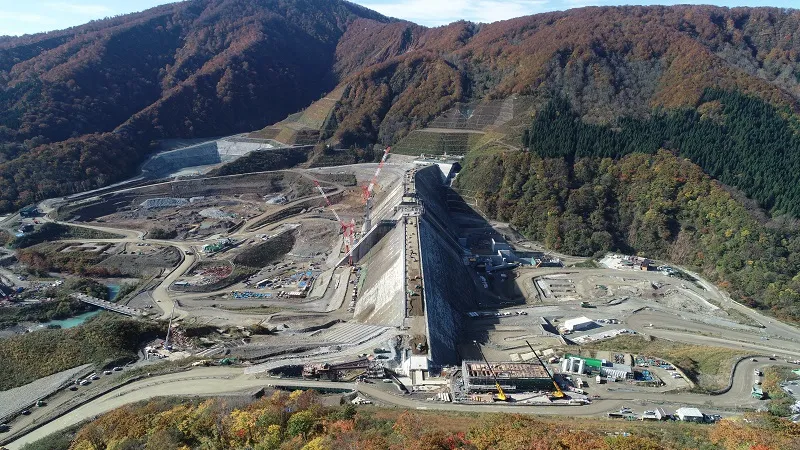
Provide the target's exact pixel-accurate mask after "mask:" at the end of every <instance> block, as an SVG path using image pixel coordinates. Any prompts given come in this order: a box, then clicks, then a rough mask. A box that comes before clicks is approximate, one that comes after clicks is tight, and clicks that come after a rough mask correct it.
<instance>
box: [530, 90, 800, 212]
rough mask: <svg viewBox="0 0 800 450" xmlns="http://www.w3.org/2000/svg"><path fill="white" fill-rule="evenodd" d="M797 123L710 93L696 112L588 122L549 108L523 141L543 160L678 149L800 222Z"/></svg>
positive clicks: (747, 101)
mask: <svg viewBox="0 0 800 450" xmlns="http://www.w3.org/2000/svg"><path fill="white" fill-rule="evenodd" d="M798 131H800V128H798V121H797V119H796V118H795V117H793V116H791V114H790V113H789V112H787V111H781V110H779V109H777V108H775V107H774V106H772V105H770V104H768V103H766V102H764V101H762V100H759V99H757V98H753V97H749V96H745V95H742V94H740V93H737V92H724V91H719V90H707V91H706V92H705V93H704V94H703V96H702V97H701V99H700V102H699V105H698V107H697V108H696V109H682V110H677V111H670V112H656V113H654V114H653V115H651V116H650V117H649V118H647V119H638V118H623V119H620V120H619V121H618V123H617V124H615V125H614V126H610V125H609V126H601V125H593V124H587V123H584V122H583V121H582V120H581V118H580V116H579V115H578V114H577V113H576V112H574V111H573V109H572V108H571V106H570V104H569V102H568V101H566V100H564V99H556V100H553V101H551V102H549V103H548V104H547V105H546V106H545V107H544V108H543V110H542V111H541V112H540V113H539V114H538V115H537V116H536V118H535V119H534V121H533V124H532V125H531V128H530V131H526V132H525V134H524V135H523V143H524V145H525V147H527V148H529V149H530V150H531V151H534V152H536V153H538V154H539V155H541V156H543V157H545V158H555V157H566V158H568V159H570V160H571V159H574V158H575V157H585V156H593V157H611V158H618V157H620V156H623V155H627V154H629V153H633V152H644V153H653V152H655V151H657V150H658V149H660V148H665V147H666V148H670V149H675V150H676V151H678V152H679V154H680V155H681V156H684V157H686V158H689V159H690V160H692V161H693V162H694V163H696V164H697V165H699V166H700V167H702V168H703V170H704V171H705V172H706V173H708V174H709V175H711V176H712V177H714V178H716V179H718V180H720V181H722V182H723V183H726V184H728V185H730V186H735V187H737V188H738V189H740V190H741V191H743V192H744V193H745V194H746V195H747V196H748V197H750V198H752V199H754V200H756V201H757V202H758V203H759V204H761V205H762V206H763V207H764V208H766V209H768V210H770V211H771V212H772V213H774V214H776V215H779V214H791V215H793V216H800V183H797V176H798V174H800V134H798Z"/></svg>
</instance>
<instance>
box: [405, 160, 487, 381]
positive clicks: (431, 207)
mask: <svg viewBox="0 0 800 450" xmlns="http://www.w3.org/2000/svg"><path fill="white" fill-rule="evenodd" d="M443 183H444V180H443V178H442V175H441V171H440V170H439V169H438V168H437V167H435V166H432V167H427V168H424V169H421V170H419V171H418V172H417V174H416V189H417V195H418V196H419V198H420V199H421V200H422V202H423V204H424V207H425V213H424V214H423V216H422V220H421V221H420V225H419V228H420V230H419V231H420V233H419V234H420V254H421V258H422V271H423V273H424V280H425V283H424V294H425V319H426V323H427V328H428V347H429V349H430V350H429V354H430V359H431V361H432V362H433V363H434V364H437V365H444V364H458V363H459V362H461V357H460V355H459V354H458V351H457V348H458V342H459V340H460V337H461V333H462V330H463V323H464V321H465V320H466V314H465V313H466V312H468V311H472V310H474V309H476V308H477V303H476V298H477V292H476V287H475V284H474V283H473V282H472V278H471V277H470V274H469V272H468V269H467V266H465V265H464V262H463V258H462V252H461V248H460V246H458V240H457V229H456V228H455V225H454V224H453V223H452V221H451V220H450V218H449V215H448V212H447V207H446V203H445V202H446V195H445V194H446V189H449V188H448V187H446V186H444V184H443Z"/></svg>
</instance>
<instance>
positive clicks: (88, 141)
mask: <svg viewBox="0 0 800 450" xmlns="http://www.w3.org/2000/svg"><path fill="white" fill-rule="evenodd" d="M798 28H800V12H798V11H796V10H784V9H776V8H735V9H727V8H717V7H710V6H676V7H618V8H582V9H576V10H570V11H565V12H554V13H547V14H540V15H535V16H528V17H521V18H517V19H512V20H508V21H503V22H497V23H493V24H488V25H482V24H481V25H478V24H473V23H469V22H456V23H453V24H451V25H448V26H444V27H438V28H432V29H429V28H425V27H420V26H417V25H414V24H411V23H408V22H398V21H391V20H389V19H386V18H384V17H382V16H380V15H378V14H377V13H374V12H372V11H369V10H367V9H364V8H361V7H359V6H356V5H353V4H350V3H347V2H344V1H324V0H195V1H191V2H185V3H178V4H173V5H165V6H162V7H158V8H154V9H151V10H148V11H145V12H143V13H139V14H133V15H129V16H122V17H117V18H113V19H109V20H104V21H98V22H93V23H90V24H87V25H84V26H82V27H77V28H74V29H69V30H64V31H60V32H54V33H48V34H46V35H37V36H33V37H23V38H17V39H7V40H3V41H0V86H2V88H1V89H0V142H1V143H2V144H0V211H5V210H8V209H10V208H12V207H14V206H16V207H19V206H22V205H24V204H27V203H30V202H31V201H34V200H36V199H41V198H45V197H49V196H54V195H60V194H64V193H70V192H74V191H76V190H82V189H88V188H91V187H96V186H99V185H102V184H105V183H108V182H111V181H112V180H116V179H119V178H121V177H123V176H126V175H129V174H131V173H132V171H133V168H134V167H135V166H136V165H137V164H138V163H139V162H141V161H142V159H143V158H144V156H145V154H146V153H148V152H149V151H150V144H151V141H152V140H153V139H158V138H165V137H192V136H212V135H220V134H229V133H233V132H239V131H246V130H252V129H257V128H261V127H263V126H265V125H269V124H271V123H275V122H277V121H278V120H280V119H282V118H284V117H286V115H287V114H289V113H292V112H295V111H297V110H299V109H300V108H302V107H304V106H307V105H308V104H310V103H311V102H312V101H314V100H316V99H319V98H320V97H321V96H323V95H324V94H325V93H329V92H332V91H333V92H335V93H336V95H329V96H328V97H329V98H328V99H326V100H325V101H324V102H323V103H325V104H324V105H319V107H318V108H317V109H318V110H319V111H318V112H319V116H320V117H319V118H320V120H321V118H322V116H323V115H324V116H325V120H324V121H320V120H315V121H313V122H314V124H315V125H314V126H318V127H322V128H324V130H322V129H318V130H317V131H316V132H313V133H306V134H304V135H303V136H304V139H306V138H307V137H309V136H310V137H311V138H312V139H316V138H317V136H319V137H320V138H322V139H326V140H329V141H330V142H332V143H334V144H339V145H342V146H347V147H349V146H360V147H366V146H370V145H372V144H374V143H376V142H378V143H381V144H390V143H396V142H398V141H399V140H400V139H402V138H403V137H404V136H406V135H407V134H408V133H409V132H410V131H411V130H415V129H420V128H423V127H425V126H427V125H428V124H429V123H430V122H431V121H432V120H433V119H434V118H435V117H437V116H439V115H441V114H442V113H443V112H445V111H447V110H448V109H449V108H452V107H454V106H457V105H463V104H472V103H474V102H477V101H480V100H487V99H498V100H502V99H506V98H509V97H510V96H512V95H524V96H528V97H531V98H532V99H533V101H531V102H528V103H526V104H530V105H532V106H531V108H530V109H529V110H528V111H527V112H526V114H532V113H534V112H535V111H536V109H538V107H540V106H541V105H543V104H544V103H545V101H546V100H547V99H548V98H553V97H554V96H558V97H563V98H566V99H567V100H569V101H570V103H571V105H572V107H573V108H574V109H575V111H576V112H577V114H578V116H579V117H580V118H581V119H582V120H583V121H585V122H588V123H596V124H610V125H612V126H614V125H615V124H616V122H617V121H618V120H620V119H624V118H626V117H634V118H646V117H648V116H649V115H651V114H652V113H653V112H654V111H657V110H659V109H673V108H683V107H687V108H697V107H698V106H700V100H701V98H702V95H703V93H704V92H705V91H706V90H707V89H708V88H716V89H724V90H726V91H737V92H740V93H743V94H747V95H751V96H755V97H757V98H760V99H762V100H764V101H766V102H767V103H769V104H771V105H775V106H777V107H779V108H780V111H782V114H788V115H793V114H795V113H796V112H797V111H798V102H800V64H799V63H798V61H800V56H799V55H800V35H799V34H798V33H796V32H795V31H796V30H797V29H798ZM339 94H341V95H339ZM323 112H324V113H325V114H322V113H323ZM315 114H316V113H315ZM315 118H316V116H315ZM523 122H524V121H523ZM521 123H522V122H519V121H518V122H516V123H515V124H514V125H516V128H515V129H514V130H513V131H512V132H509V131H508V130H505V134H506V137H505V138H506V142H507V143H511V144H512V145H514V146H518V145H519V140H518V138H519V137H521V132H522V129H523V128H524V126H522V127H520V126H519V125H520V124H521ZM301 125H303V124H301ZM290 131H291V130H290ZM274 133H280V130H278V129H273V130H272V131H271V132H270V133H265V134H270V135H271V134H274ZM284 134H286V135H289V136H293V137H292V139H294V140H297V139H298V137H297V133H296V132H295V131H292V132H286V133H284ZM55 161H58V164H55Z"/></svg>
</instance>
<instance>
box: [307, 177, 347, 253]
mask: <svg viewBox="0 0 800 450" xmlns="http://www.w3.org/2000/svg"><path fill="white" fill-rule="evenodd" d="M314 186H316V187H317V189H318V190H319V193H320V194H322V198H324V199H325V203H327V204H328V209H329V210H330V211H331V212H332V213H333V215H334V216H335V217H336V220H337V221H339V225H340V226H341V227H342V236H343V237H344V251H345V254H346V255H347V256H348V258H349V263H350V265H353V237H354V235H355V229H356V221H355V219H353V220H351V221H350V223H347V222H345V221H343V220H342V218H341V217H339V214H338V213H337V212H336V210H335V209H333V205H332V204H331V201H330V199H328V195H327V194H325V189H323V188H322V186H320V185H319V181H317V180H314Z"/></svg>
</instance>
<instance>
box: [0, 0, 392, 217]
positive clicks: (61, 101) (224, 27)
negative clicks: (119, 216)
mask: <svg viewBox="0 0 800 450" xmlns="http://www.w3.org/2000/svg"><path fill="white" fill-rule="evenodd" d="M358 18H369V19H371V20H373V21H375V22H376V23H381V22H386V21H387V20H388V19H386V18H384V17H382V16H380V15H379V14H377V13H375V12H374V11H370V10H368V9H366V8H363V7H360V6H358V5H355V4H352V3H349V2H345V1H328V0H289V1H285V0H221V1H211V0H197V1H192V2H183V3H179V4H173V5H165V6H162V7H158V8H153V9H150V10H147V11H145V12H142V13H137V14H131V15H127V16H121V17H116V18H112V19H107V20H102V21H96V22H92V23H89V24H87V25H84V26H81V27H75V28H72V29H69V30H63V31H57V32H53V33H47V34H39V35H35V36H24V37H20V38H15V39H10V40H7V41H4V42H2V43H0V211H8V210H10V209H12V208H14V207H20V206H23V205H26V204H29V203H30V202H32V201H36V200H41V199H43V198H48V197H52V196H58V195H64V194H69V193H74V192H78V191H82V190H87V189H92V188H95V187H99V186H102V185H105V184H108V183H110V182H112V181H116V180H119V179H121V178H123V177H125V176H130V175H132V173H133V170H134V169H135V168H136V167H138V165H139V164H140V163H141V162H142V160H143V159H144V158H145V157H146V155H147V154H148V153H150V152H151V151H152V150H153V149H154V148H155V147H154V146H152V145H151V144H152V142H153V140H154V139H160V138H170V137H192V136H219V135H225V134H231V133H234V132H240V131H249V130H253V129H257V128H260V127H263V126H264V125H267V124H269V123H272V122H275V121H277V120H279V119H281V118H282V117H284V116H285V115H286V114H288V113H291V112H295V111H297V110H299V109H300V108H302V107H304V106H306V105H308V104H309V103H310V102H311V101H313V100H315V99H317V98H319V96H320V95H322V94H324V93H325V92H327V91H328V90H330V89H331V88H333V87H334V86H335V85H336V84H337V83H338V79H337V75H336V73H335V69H334V63H335V59H336V58H335V54H336V46H337V43H338V41H339V39H340V38H341V36H342V34H343V33H344V32H345V31H346V30H347V28H348V26H349V24H350V23H352V22H353V21H354V20H356V19H358Z"/></svg>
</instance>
